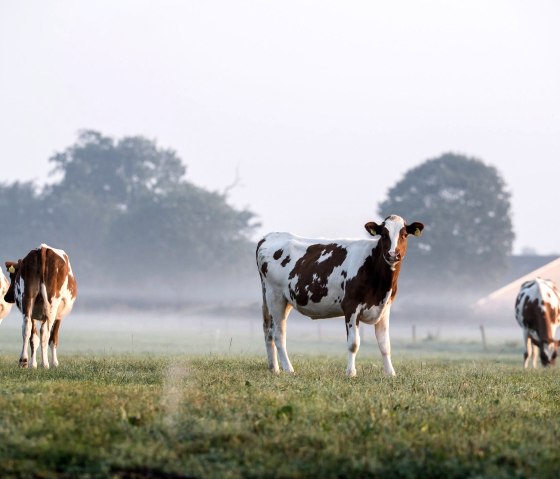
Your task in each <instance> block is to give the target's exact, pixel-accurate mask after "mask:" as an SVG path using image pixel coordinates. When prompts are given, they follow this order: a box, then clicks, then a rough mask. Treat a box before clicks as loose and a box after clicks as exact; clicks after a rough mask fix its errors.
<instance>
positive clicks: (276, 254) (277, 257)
mask: <svg viewBox="0 0 560 479" xmlns="http://www.w3.org/2000/svg"><path fill="white" fill-rule="evenodd" d="M283 254H284V250H283V249H282V248H280V249H279V250H277V251H275V252H274V254H273V255H272V257H273V258H274V259H275V260H276V261H278V260H279V259H280V258H281V257H282V255H283Z"/></svg>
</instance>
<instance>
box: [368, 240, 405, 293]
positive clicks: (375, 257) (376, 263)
mask: <svg viewBox="0 0 560 479" xmlns="http://www.w3.org/2000/svg"><path fill="white" fill-rule="evenodd" d="M371 259H372V270H373V271H372V273H373V274H370V275H368V276H369V278H370V281H371V282H372V283H373V286H374V287H375V288H376V289H377V290H379V291H384V292H385V293H386V292H387V291H389V290H391V299H393V298H394V297H395V295H396V294H397V281H398V279H399V273H400V271H401V263H400V261H399V262H398V263H397V264H396V265H395V267H394V269H392V268H391V266H389V265H388V264H387V262H386V261H385V258H383V251H382V249H381V245H380V244H379V243H378V244H377V246H376V247H375V248H374V249H373V251H372V256H371Z"/></svg>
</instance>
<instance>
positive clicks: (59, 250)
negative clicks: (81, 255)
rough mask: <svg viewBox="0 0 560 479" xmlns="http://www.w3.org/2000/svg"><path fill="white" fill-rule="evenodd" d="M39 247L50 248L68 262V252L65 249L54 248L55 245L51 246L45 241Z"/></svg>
mask: <svg viewBox="0 0 560 479" xmlns="http://www.w3.org/2000/svg"><path fill="white" fill-rule="evenodd" d="M39 248H46V249H50V250H51V251H53V252H54V253H56V254H57V255H58V256H60V257H61V258H62V259H63V260H64V262H66V252H64V251H63V250H61V249H56V248H53V247H51V246H49V245H48V244H45V243H42V244H41V246H40V247H39ZM68 266H70V265H68Z"/></svg>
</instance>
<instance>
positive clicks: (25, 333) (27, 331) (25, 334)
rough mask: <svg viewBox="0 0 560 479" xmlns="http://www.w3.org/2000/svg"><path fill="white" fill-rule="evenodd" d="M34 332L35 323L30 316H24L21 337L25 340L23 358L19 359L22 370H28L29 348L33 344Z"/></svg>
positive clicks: (22, 351)
mask: <svg viewBox="0 0 560 479" xmlns="http://www.w3.org/2000/svg"><path fill="white" fill-rule="evenodd" d="M32 330H33V321H32V319H31V318H30V317H28V316H23V323H22V326H21V337H22V339H23V347H22V350H21V356H20V357H19V365H20V367H22V368H26V367H27V365H28V363H29V356H28V351H27V347H28V344H30V342H31V335H32Z"/></svg>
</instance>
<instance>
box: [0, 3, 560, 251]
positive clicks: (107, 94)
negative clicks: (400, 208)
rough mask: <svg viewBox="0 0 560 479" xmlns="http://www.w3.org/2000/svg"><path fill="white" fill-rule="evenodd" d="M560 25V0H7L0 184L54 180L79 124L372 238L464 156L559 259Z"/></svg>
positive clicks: (196, 176)
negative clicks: (386, 217)
mask: <svg viewBox="0 0 560 479" xmlns="http://www.w3.org/2000/svg"><path fill="white" fill-rule="evenodd" d="M559 25H560V2H559V1H557V0H525V1H519V0H517V1H516V0H464V1H453V0H441V1H435V0H433V1H422V0H403V1H398V0H397V1H375V0H372V1H351V0H341V1H326V0H309V1H305V0H298V1H287V0H282V1H264V0H263V1H237V0H224V1H218V0H201V1H189V0H183V1H179V0H177V1H173V0H153V1H146V0H118V1H117V0H90V1H86V0H81V1H80V0H65V1H62V0H60V1H54V0H32V1H26V0H12V1H10V0H0V165H1V170H0V181H2V182H12V181H15V180H35V181H37V182H39V183H44V182H45V181H46V180H47V179H48V176H47V174H48V171H49V170H50V165H49V164H48V162H47V159H48V158H49V157H50V156H51V155H52V154H53V153H55V152H57V151H62V150H64V149H65V148H66V147H68V146H70V145H71V144H72V143H74V141H75V140H76V134H77V131H78V130H80V129H84V128H87V129H95V130H99V131H100V132H102V133H103V134H105V135H108V136H112V137H115V138H120V137H122V136H124V135H144V136H146V137H148V138H150V139H154V140H157V142H158V145H159V146H161V147H164V148H172V149H174V150H176V151H177V153H178V155H179V156H180V157H181V158H182V159H183V161H184V162H185V164H186V165H187V172H188V179H189V180H190V181H192V182H194V183H195V184H197V185H199V186H203V187H206V188H209V189H211V190H220V191H223V190H224V189H225V188H226V187H227V186H228V185H229V184H231V183H232V182H233V181H234V179H235V178H236V174H237V173H238V174H239V177H240V183H239V184H238V185H237V187H236V188H234V189H233V190H232V191H231V193H230V202H231V203H232V204H233V205H235V206H237V207H248V208H249V209H251V210H252V211H254V212H255V213H256V214H257V215H258V216H259V219H260V221H261V222H262V224H263V226H262V229H260V230H259V233H262V232H265V231H271V230H287V231H291V232H293V233H296V234H300V235H304V236H322V237H337V236H338V237H360V236H362V235H363V224H364V223H365V222H367V221H369V220H378V219H380V218H378V216H377V205H378V204H379V202H380V201H381V200H383V199H384V198H385V197H386V194H387V191H388V189H389V188H390V187H391V186H393V185H394V184H395V183H396V182H397V181H399V180H400V179H401V178H402V177H403V175H404V174H405V172H406V171H407V170H409V169H410V168H412V167H415V166H417V165H419V164H420V163H422V162H423V161H425V160H426V159H429V158H434V157H436V156H439V155H440V154H442V153H444V152H448V151H452V152H456V153H462V154H466V155H468V156H474V157H477V158H479V159H481V160H483V161H484V162H485V163H486V164H489V165H493V166H495V167H496V168H497V169H498V170H499V171H500V173H501V174H502V176H503V178H504V180H505V181H506V183H507V185H508V187H509V189H510V191H511V193H512V195H513V198H512V205H513V220H514V229H515V233H516V236H517V239H516V242H515V248H514V251H515V252H519V251H521V250H522V249H523V248H525V247H530V248H532V249H534V250H536V251H537V252H538V253H541V254H549V253H560V235H559V234H558V233H559V232H560V226H559V224H560V221H559V219H560V218H559V215H558V214H557V211H558V206H557V205H558V203H559V201H558V198H559V191H558V190H559V188H558V185H559V183H560V179H559V178H560V176H559V174H560V166H559V164H558V162H559V161H560V27H559ZM236 172H237V173H236ZM407 220H409V221H422V218H407ZM472 234H476V230H473V231H472Z"/></svg>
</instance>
